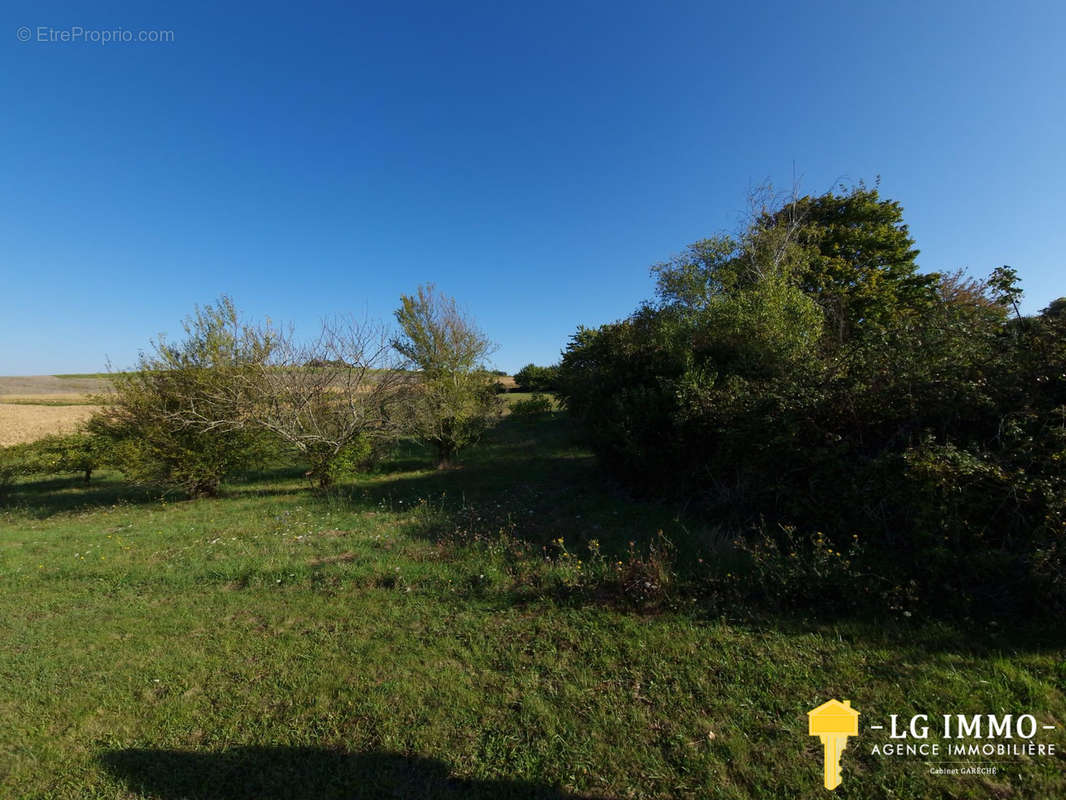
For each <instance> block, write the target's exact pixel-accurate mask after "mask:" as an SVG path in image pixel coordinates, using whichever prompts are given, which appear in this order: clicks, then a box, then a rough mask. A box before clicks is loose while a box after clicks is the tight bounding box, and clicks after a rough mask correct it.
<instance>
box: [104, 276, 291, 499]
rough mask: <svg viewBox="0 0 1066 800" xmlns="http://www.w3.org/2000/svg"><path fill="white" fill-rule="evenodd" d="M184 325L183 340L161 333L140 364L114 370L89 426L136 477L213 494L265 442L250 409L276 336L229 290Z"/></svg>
mask: <svg viewBox="0 0 1066 800" xmlns="http://www.w3.org/2000/svg"><path fill="white" fill-rule="evenodd" d="M183 328H184V331H185V338H184V340H183V341H181V342H179V343H177V344H171V343H169V342H167V341H166V340H165V339H164V338H162V337H161V338H160V339H159V340H158V341H154V342H153V343H152V347H151V350H150V351H148V352H142V353H141V354H140V357H139V359H138V362H137V365H136V367H135V368H134V369H132V370H129V371H125V372H112V373H111V375H110V382H111V389H112V391H111V392H110V393H109V394H107V395H105V396H104V397H103V398H101V399H102V401H103V403H104V404H105V408H104V409H103V410H102V411H101V412H100V413H99V414H97V415H96V416H94V418H93V419H91V420H90V422H89V430H90V432H92V433H94V434H96V435H98V436H101V437H103V438H105V439H106V440H108V441H109V442H110V443H111V447H112V448H113V452H114V456H115V460H116V462H117V464H118V466H119V467H120V469H122V470H123V472H125V473H126V474H127V475H128V476H129V477H130V478H132V479H133V480H135V481H137V482H141V483H149V484H154V485H160V486H165V487H169V488H176V489H181V490H183V491H185V492H187V493H188V494H190V495H192V496H194V497H195V496H213V495H216V494H217V493H218V490H219V485H220V483H221V481H222V480H223V479H224V478H225V477H226V476H227V475H230V474H232V473H233V472H235V471H238V470H241V469H243V468H245V467H246V466H247V465H248V464H249V463H250V462H251V460H252V459H253V458H254V457H255V455H256V451H257V449H258V447H259V446H260V444H261V443H262V436H261V434H259V433H258V432H256V431H252V430H250V429H249V425H248V420H249V414H248V409H250V408H251V407H252V406H253V404H254V401H255V397H254V390H255V386H256V381H255V377H256V376H257V375H258V372H259V368H260V365H261V364H262V363H263V362H264V360H265V359H266V358H267V357H268V355H269V352H270V349H271V343H270V341H269V339H264V338H263V337H261V336H260V335H259V333H258V332H257V331H256V330H254V329H252V328H251V327H249V326H247V325H245V324H243V323H241V321H240V319H239V317H238V313H237V310H236V307H235V306H234V304H233V301H232V300H231V299H230V298H228V297H222V298H220V300H219V301H218V303H217V304H215V305H206V306H204V307H202V308H199V307H198V308H197V309H196V311H195V313H194V314H193V315H192V316H190V317H188V318H187V319H186V320H185V321H184V322H183Z"/></svg>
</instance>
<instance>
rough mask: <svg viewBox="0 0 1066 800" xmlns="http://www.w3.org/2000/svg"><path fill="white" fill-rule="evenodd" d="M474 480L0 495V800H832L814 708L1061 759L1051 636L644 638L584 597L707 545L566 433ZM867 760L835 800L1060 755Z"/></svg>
mask: <svg viewBox="0 0 1066 800" xmlns="http://www.w3.org/2000/svg"><path fill="white" fill-rule="evenodd" d="M464 464H465V466H464V467H463V468H462V469H457V470H453V471H448V472H443V473H440V472H436V471H433V470H430V469H428V468H427V467H428V465H429V459H428V458H427V457H426V456H424V455H423V454H421V453H418V452H414V451H412V452H408V453H403V454H400V455H398V456H397V458H396V460H395V461H394V462H393V463H391V464H389V465H386V467H385V468H384V469H383V470H382V471H380V472H379V473H376V474H374V475H370V476H366V477H364V478H362V479H360V480H359V481H357V482H356V483H354V484H353V485H351V486H347V487H344V489H343V491H336V492H333V493H331V494H330V495H328V496H321V495H317V494H315V493H312V492H311V491H310V490H309V489H308V488H307V485H306V482H305V481H304V479H303V478H302V475H301V474H300V472H299V471H298V470H294V469H288V470H286V469H279V470H277V471H275V472H273V473H269V474H266V473H264V474H259V475H257V476H250V477H249V478H247V479H245V480H243V481H238V482H234V483H232V484H230V485H228V486H227V487H226V488H227V491H226V496H224V497H222V498H220V499H217V500H207V501H194V502H190V501H182V500H178V499H175V498H169V499H161V498H160V497H159V496H158V494H153V493H152V492H138V491H133V490H130V489H127V488H124V487H123V485H122V484H121V483H120V482H119V481H118V480H117V476H115V475H113V474H111V475H109V474H104V475H102V476H101V477H100V479H98V480H96V479H94V481H93V484H92V485H91V486H89V487H85V486H83V485H81V484H80V482H79V481H78V480H77V479H76V478H65V477H58V478H55V479H52V480H49V481H44V482H39V483H32V484H22V485H20V486H18V487H16V491H15V493H14V494H13V496H12V497H11V498H10V499H9V501H8V505H9V508H8V510H6V511H3V512H0V637H2V638H0V643H2V646H0V712H2V714H0V719H2V720H3V724H2V725H0V796H2V797H4V798H53V797H54V798H141V797H144V798H165V799H166V800H178V799H179V798H195V799H197V800H199V799H201V798H202V799H205V800H206V799H207V798H217V799H218V800H221V799H222V798H308V799H309V800H310V798H342V797H357V798H364V797H365V798H377V797H404V798H406V797H412V798H414V797H446V798H467V797H475V798H497V797H543V798H563V797H574V796H577V797H586V796H588V797H618V798H631V797H632V798H637V797H675V796H676V797H723V798H776V797H782V798H802V797H812V798H814V797H825V796H828V795H827V793H826V790H825V789H824V788H822V786H821V775H822V767H821V746H820V745H819V744H818V742H817V740H815V739H814V738H812V737H810V736H808V735H807V721H806V712H807V711H808V710H809V709H810V708H812V707H814V706H815V705H817V704H820V703H821V702H823V701H824V700H827V699H829V698H831V697H837V698H839V699H848V700H850V701H851V702H852V704H853V706H854V707H855V708H857V709H859V711H860V712H862V714H863V715H864V716H863V717H862V718H861V719H862V723H863V725H866V724H867V723H875V724H876V723H878V722H887V719H888V715H889V714H891V713H898V714H900V715H905V717H907V718H909V716H910V715H911V714H913V713H929V714H930V716H932V715H934V714H942V713H949V712H950V713H956V712H960V713H1015V714H1019V713H1033V714H1035V715H1037V717H1038V718H1039V720H1040V721H1041V723H1044V724H1055V725H1057V728H1056V729H1055V731H1053V732H1050V733H1046V734H1045V732H1042V734H1041V737H1039V739H1040V741H1052V742H1056V743H1057V744H1058V746H1059V748H1060V750H1062V749H1066V742H1064V740H1063V739H1064V737H1063V735H1062V730H1063V725H1064V724H1066V700H1064V686H1066V647H1064V646H1063V643H1062V632H1061V631H1050V630H1047V629H1036V630H1028V629H1027V628H1026V626H1024V625H1021V624H1017V625H1012V624H1006V623H1001V624H1000V625H994V626H989V627H985V628H982V629H979V630H972V629H964V628H958V627H953V626H950V625H947V624H944V623H937V622H934V621H914V620H910V621H889V620H873V621H857V620H850V621H849V620H837V621H832V620H825V619H820V620H808V621H805V620H804V619H803V618H802V617H799V616H797V617H792V618H787V619H783V618H768V617H765V616H762V617H760V616H759V615H755V614H752V613H749V612H748V611H746V610H745V609H740V608H738V609H735V610H731V611H730V612H729V613H727V614H726V615H724V616H723V615H721V613H720V611H719V612H714V613H712V612H710V611H709V610H708V609H706V608H704V607H703V606H702V605H701V603H700V602H699V601H698V600H696V599H692V598H688V596H687V595H686V593H685V592H684V591H683V590H682V589H680V588H677V587H673V588H672V589H670V590H669V591H666V592H664V593H663V595H662V597H659V598H658V599H656V601H655V602H654V603H653V604H652V605H650V606H648V605H645V606H640V605H638V604H637V603H636V602H628V598H627V597H626V596H625V595H624V593H623V594H622V595H619V594H618V593H617V592H607V591H600V590H599V589H597V581H596V580H594V579H592V578H587V577H586V574H587V573H588V572H589V571H595V570H599V571H600V573H602V574H607V575H609V574H610V570H611V568H612V566H614V565H617V563H618V561H625V560H626V559H628V558H630V556H628V555H627V553H628V552H629V550H630V544H629V542H630V541H633V542H634V545H633V548H634V552H636V553H638V554H640V553H644V552H645V551H646V548H647V547H648V546H649V545H650V543H652V542H654V541H656V540H657V536H658V534H657V532H658V531H659V530H662V531H663V535H664V536H665V537H666V538H668V539H670V540H672V541H673V542H674V543H675V545H677V556H676V558H677V562H678V563H677V569H678V570H679V572H682V573H684V572H686V571H688V572H694V571H698V570H699V569H708V570H714V569H717V568H721V567H718V566H716V565H715V560H716V559H717V558H719V557H720V555H721V553H722V552H723V547H722V541H723V539H724V538H725V537H723V536H722V535H720V534H718V533H717V532H716V531H715V530H714V529H713V528H712V527H709V526H706V525H699V524H698V523H696V522H695V521H693V520H692V519H688V518H685V517H683V516H679V515H678V514H677V513H676V512H675V510H674V509H672V508H670V507H667V506H665V505H657V504H653V503H641V502H638V501H635V500H631V499H628V498H627V497H626V496H624V495H623V494H622V493H621V492H620V491H619V490H617V489H616V488H615V487H613V486H612V485H610V484H609V483H607V482H606V481H605V480H604V479H602V478H601V477H600V475H599V473H598V472H597V470H596V469H595V465H594V463H593V461H592V459H591V458H590V457H589V456H588V454H587V453H586V452H585V451H584V450H582V449H581V448H580V447H577V446H576V445H574V444H572V443H571V442H570V441H569V438H568V434H567V431H566V429H565V423H564V422H563V421H562V420H561V419H560V418H558V416H556V417H555V418H552V419H547V420H539V421H530V422H526V421H521V420H517V419H515V418H510V419H508V420H505V421H504V422H503V423H501V425H500V426H499V427H498V429H497V430H495V431H494V432H493V433H492V435H491V436H490V437H488V439H487V440H486V442H485V443H484V444H483V445H482V446H480V447H479V448H477V449H476V450H473V451H471V452H470V453H469V454H467V458H466V459H465V462H464ZM559 538H562V539H563V545H562V546H560V545H559V544H558V541H557V540H558V539H559ZM591 540H596V541H598V542H599V543H600V550H601V552H602V553H603V558H602V559H599V560H598V559H596V558H595V557H591V558H590V554H589V542H590V541H591ZM564 548H565V553H567V554H570V555H564ZM699 559H703V562H700V560H699ZM579 560H580V561H581V563H580V564H579V563H577V562H578V561H579ZM886 741H888V737H887V731H884V730H882V731H875V730H870V729H868V728H864V729H863V730H862V731H861V734H860V736H859V737H858V738H857V739H856V740H851V741H849V744H848V748H847V750H845V754H844V758H843V762H842V763H843V767H844V773H843V774H844V783H843V785H842V786H841V787H840V788H839V789H837V790H836V792H835V794H836V795H837V796H839V797H842V798H857V797H885V798H929V797H967V798H969V797H973V798H978V797H1004V798H1008V797H1009V798H1052V797H1062V796H1066V777H1064V776H1066V773H1064V766H1066V761H1064V760H1063V757H1062V755H1056V756H1053V757H1045V758H1034V759H1018V758H1009V759H1004V760H1003V761H1002V763H1001V764H1000V769H999V772H998V774H997V775H995V776H953V777H939V776H934V775H931V774H930V773H929V770H930V767H929V765H927V764H925V763H924V762H923V760H921V759H919V758H887V757H877V756H872V755H870V752H869V751H870V748H871V747H872V746H873V745H874V744H877V743H884V742H886Z"/></svg>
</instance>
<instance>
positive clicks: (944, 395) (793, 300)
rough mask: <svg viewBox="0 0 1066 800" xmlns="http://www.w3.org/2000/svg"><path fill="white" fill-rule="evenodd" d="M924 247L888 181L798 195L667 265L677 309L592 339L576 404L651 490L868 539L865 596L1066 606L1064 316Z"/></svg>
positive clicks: (661, 279) (581, 337)
mask: <svg viewBox="0 0 1066 800" xmlns="http://www.w3.org/2000/svg"><path fill="white" fill-rule="evenodd" d="M916 255H917V251H916V250H915V249H914V247H913V242H912V241H911V240H910V238H909V234H908V233H907V229H906V226H905V225H903V222H902V209H901V208H900V206H899V205H898V204H897V203H893V202H891V201H886V200H882V199H881V198H880V197H879V196H878V194H877V191H876V190H875V189H874V190H871V189H867V188H865V187H863V186H859V187H857V188H855V189H853V190H851V191H848V192H845V193H842V194H832V193H830V194H828V195H825V196H823V197H819V198H800V199H798V200H793V201H791V202H789V203H786V204H785V205H783V206H782V207H781V208H780V209H778V210H776V211H773V212H765V213H762V214H760V215H759V216H758V218H756V219H755V220H754V221H753V223H752V224H751V226H750V227H749V228H748V229H747V230H745V231H744V232H743V233H742V235H741V236H740V237H738V238H737V239H730V238H727V237H719V238H717V239H712V240H707V241H704V242H700V243H697V244H696V245H693V246H692V247H690V248H689V249H688V250H687V251H686V252H685V253H684V254H682V255H681V256H679V257H677V258H675V259H674V260H672V261H671V262H667V263H666V264H661V265H658V266H657V267H655V268H653V271H654V273H655V274H656V276H657V279H658V298H657V302H655V303H648V304H645V305H644V306H643V307H641V308H640V309H639V310H638V311H637V312H636V313H634V314H633V315H632V316H631V317H630V318H628V319H626V320H623V321H621V322H617V323H613V324H611V325H606V326H603V327H601V328H599V329H595V330H590V329H579V331H578V332H577V334H575V336H574V337H573V339H572V341H571V343H570V346H569V348H568V350H567V352H566V353H565V355H564V358H563V361H562V364H561V368H560V376H559V383H560V395H561V397H562V398H563V400H564V402H565V403H566V405H567V407H568V409H569V410H570V412H571V413H572V414H573V416H574V417H575V418H576V419H577V420H578V421H579V422H580V424H581V427H582V429H583V430H584V431H585V434H586V436H587V437H588V439H589V441H590V443H591V444H592V446H593V447H594V448H595V449H596V451H597V452H598V453H599V455H600V456H601V458H602V460H603V462H604V464H605V465H606V466H608V468H610V469H611V470H613V471H614V472H615V473H616V474H618V475H619V476H620V477H622V478H623V479H624V480H626V481H627V482H628V483H629V484H630V485H631V486H633V487H634V488H636V489H639V490H641V491H653V492H658V493H661V492H684V493H686V494H687V495H688V496H690V497H697V498H699V499H701V500H702V501H703V503H704V505H705V507H707V508H708V509H709V510H712V511H715V512H718V513H719V514H723V513H724V514H728V515H729V516H730V517H731V518H733V519H734V520H735V521H737V522H738V523H741V522H743V523H749V522H750V521H752V520H756V519H759V518H760V517H762V518H765V519H767V520H768V521H770V522H776V523H777V524H778V525H780V526H784V528H782V530H784V529H788V530H794V531H798V533H796V535H797V536H799V537H801V538H804V540H806V537H808V536H809V535H812V533H813V532H814V531H820V532H822V535H823V536H824V537H825V542H826V544H825V549H826V550H832V551H833V552H837V553H839V552H844V550H845V549H846V548H848V547H850V546H851V543H852V542H853V541H854V538H853V537H855V536H859V537H860V540H861V541H862V542H863V548H862V554H861V556H856V557H855V558H853V559H851V560H850V561H849V562H848V564H847V565H846V566H847V569H846V570H844V571H845V572H846V574H847V575H850V576H851V579H852V581H853V583H854V586H855V587H856V589H857V590H858V589H861V591H855V592H851V593H850V594H851V595H852V596H866V597H868V599H869V600H870V601H871V602H876V601H878V599H879V601H880V602H882V603H888V602H889V599H888V598H889V596H890V595H892V596H893V597H894V596H895V595H898V594H899V593H900V591H902V589H901V588H900V587H906V594H907V596H908V597H909V598H912V599H913V603H912V605H913V604H914V603H918V604H921V603H924V604H928V605H939V606H944V605H950V606H951V607H952V608H954V609H958V610H960V611H964V612H966V613H969V612H970V611H972V610H975V609H977V608H988V607H990V604H992V603H996V604H1001V605H1002V604H1007V605H1010V606H1012V607H1017V606H1018V605H1020V604H1030V605H1034V604H1041V603H1043V604H1048V603H1052V604H1053V603H1060V602H1062V600H1063V597H1064V592H1063V588H1064V587H1063V585H1062V580H1063V579H1062V570H1061V568H1062V559H1063V549H1064V506H1066V480H1064V478H1063V476H1062V469H1061V466H1062V463H1063V458H1064V457H1066V433H1064V429H1066V420H1064V414H1066V347H1064V340H1066V334H1064V328H1066V325H1064V322H1063V318H1062V315H1057V314H1055V313H1050V312H1051V311H1052V310H1051V309H1049V313H1045V314H1043V315H1041V316H1039V317H1035V318H1017V314H1016V304H1015V301H1016V299H1017V296H1018V289H1017V285H1016V281H1015V276H1014V274H1013V271H1012V270H1009V269H1002V270H997V272H996V273H995V274H994V275H993V277H992V279H991V280H990V281H989V282H988V283H987V284H986V283H981V282H976V281H967V280H965V279H963V278H961V277H960V276H958V275H952V276H940V275H922V274H920V273H918V272H917V268H916V265H915V263H914V258H915V256H916ZM1011 308H1014V309H1015V314H1014V317H1015V318H1014V319H1010V318H1008V313H1007V312H1008V309H1011ZM744 546H745V547H751V548H752V552H756V550H757V551H758V553H761V554H762V556H761V557H760V558H759V559H754V562H755V563H756V564H758V563H761V564H766V563H770V562H769V561H768V560H767V558H766V557H765V553H766V552H768V550H767V547H766V545H765V542H764V543H763V544H760V545H758V547H756V545H755V544H752V543H751V542H749V543H748V544H747V545H744ZM788 552H790V553H791V552H793V550H791V549H790V550H788ZM815 561H816V559H813V558H806V559H804V558H799V559H798V560H797V561H796V562H795V564H794V565H793V567H794V568H795V569H800V570H803V569H810V573H811V574H809V575H807V576H806V579H805V580H807V583H806V584H804V585H810V582H811V581H814V582H815V583H817V581H818V580H826V581H827V580H829V578H825V577H824V575H825V571H824V570H822V571H820V572H819V571H818V570H816V569H814V566H813V565H814V562H815ZM834 564H835V566H836V567H840V566H841V565H840V564H838V563H836V562H834ZM753 568H754V567H753ZM838 571H839V570H838ZM819 575H822V576H823V577H822V578H819ZM767 579H768V580H770V579H771V578H769V577H767ZM832 580H833V581H834V582H836V583H839V581H840V575H839V574H834V576H833V578H832ZM799 583H802V582H797V585H799ZM877 586H883V587H884V592H882V593H880V594H877V593H875V595H873V596H871V595H870V592H869V590H870V589H871V587H877ZM914 598H916V599H914ZM798 599H799V598H798ZM892 602H896V601H895V600H893V601H892ZM897 604H898V603H897Z"/></svg>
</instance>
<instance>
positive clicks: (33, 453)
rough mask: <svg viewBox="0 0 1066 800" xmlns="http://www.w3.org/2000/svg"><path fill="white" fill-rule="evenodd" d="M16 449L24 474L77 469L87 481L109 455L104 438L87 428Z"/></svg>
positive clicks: (18, 446)
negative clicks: (88, 430) (89, 431)
mask: <svg viewBox="0 0 1066 800" xmlns="http://www.w3.org/2000/svg"><path fill="white" fill-rule="evenodd" d="M16 450H17V457H18V458H19V459H20V460H21V461H22V462H23V466H24V469H25V471H26V472H27V473H38V474H56V473H61V472H77V473H79V474H81V475H82V477H83V478H84V479H85V482H86V483H89V481H90V480H91V479H92V475H93V472H95V471H96V470H97V469H98V468H100V467H101V466H102V465H104V464H105V463H106V462H107V461H108V460H109V459H110V457H111V453H110V447H109V446H108V442H107V440H106V439H104V438H103V437H101V436H97V435H94V434H91V433H88V432H87V431H77V432H75V433H68V434H56V435H53V436H46V437H44V438H43V439H38V440H36V441H34V442H27V443H25V444H21V445H16Z"/></svg>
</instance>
